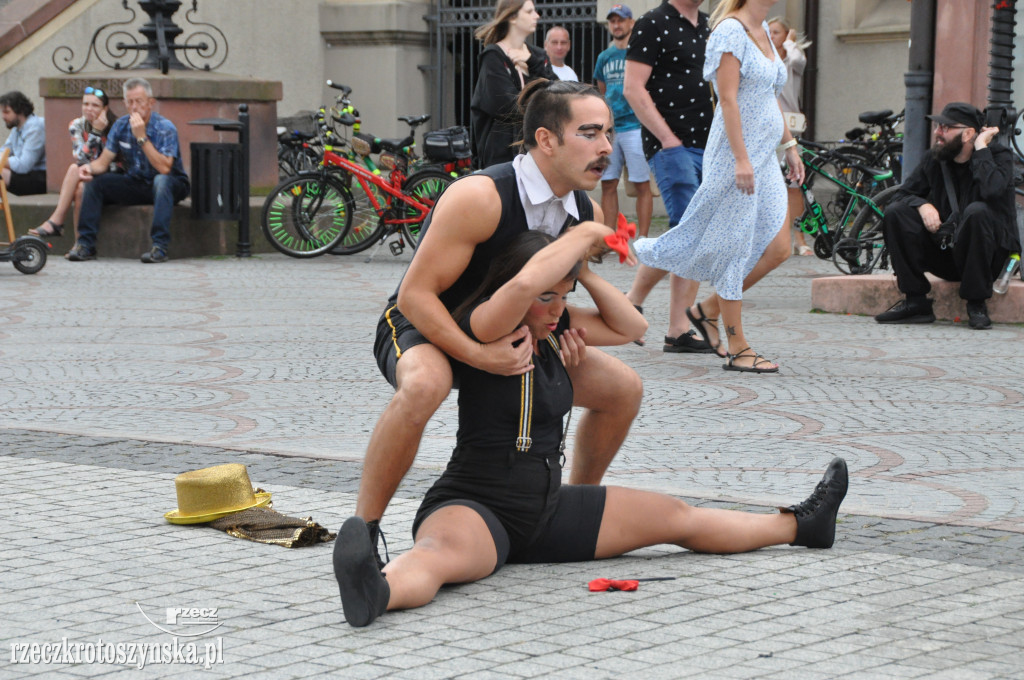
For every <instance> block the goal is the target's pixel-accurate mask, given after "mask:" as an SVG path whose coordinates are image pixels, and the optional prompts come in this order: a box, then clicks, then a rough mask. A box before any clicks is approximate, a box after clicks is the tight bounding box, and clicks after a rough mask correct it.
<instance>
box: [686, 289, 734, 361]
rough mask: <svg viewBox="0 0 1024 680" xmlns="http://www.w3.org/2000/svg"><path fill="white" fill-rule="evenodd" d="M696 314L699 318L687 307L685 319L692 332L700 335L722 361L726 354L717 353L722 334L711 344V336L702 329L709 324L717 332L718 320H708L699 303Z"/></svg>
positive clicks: (720, 346)
mask: <svg viewBox="0 0 1024 680" xmlns="http://www.w3.org/2000/svg"><path fill="white" fill-rule="evenodd" d="M697 312H698V313H699V314H700V318H698V317H696V316H694V315H693V314H692V313H691V312H690V308H689V307H687V308H686V318H687V319H689V320H690V324H691V325H692V326H693V328H694V330H695V331H697V332H698V333H700V337H701V339H703V340H704V342H706V343H708V347H710V348H711V351H712V352H714V353H715V354H717V355H718V356H720V357H722V358H723V359H724V358H725V357H727V356H728V354H725V353H723V352H719V351H718V350H720V349H721V348H722V334H721V333H718V342H716V343H714V344H712V343H711V334H710V333H709V332H708V330H707V328H705V327H704V324H705V323H709V324H711V326H712V328H714V329H715V332H718V319H709V318H708V316H707V314H705V313H704V308H703V307H701V306H700V303H699V302H698V303H697ZM748 349H749V348H748Z"/></svg>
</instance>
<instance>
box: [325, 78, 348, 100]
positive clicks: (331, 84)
mask: <svg viewBox="0 0 1024 680" xmlns="http://www.w3.org/2000/svg"><path fill="white" fill-rule="evenodd" d="M327 87H333V88H334V89H335V90H341V91H342V92H344V93H345V96H346V97H347V96H349V95H350V94H352V88H351V87H349V86H348V85H342V84H341V83H336V82H334V81H333V80H328V81H327Z"/></svg>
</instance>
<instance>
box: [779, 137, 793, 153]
mask: <svg viewBox="0 0 1024 680" xmlns="http://www.w3.org/2000/svg"><path fill="white" fill-rule="evenodd" d="M794 146H796V138H793V139H790V140H789V141H788V142H783V143H782V144H779V145H778V146H777V147H775V150H776V151H785V150H786V149H791V148H793V147H794Z"/></svg>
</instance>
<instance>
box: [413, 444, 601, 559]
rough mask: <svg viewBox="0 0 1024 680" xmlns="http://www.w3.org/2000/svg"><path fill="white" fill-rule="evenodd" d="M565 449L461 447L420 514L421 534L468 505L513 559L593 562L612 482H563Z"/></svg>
mask: <svg viewBox="0 0 1024 680" xmlns="http://www.w3.org/2000/svg"><path fill="white" fill-rule="evenodd" d="M561 475H562V470H561V466H560V465H558V454H555V455H551V456H546V457H545V456H538V455H533V454H522V453H514V452H481V451H466V450H456V452H455V454H454V455H453V456H452V460H451V461H449V463H448V467H447V469H446V470H445V472H444V474H443V475H442V476H441V478H440V479H438V480H437V482H435V483H434V486H433V487H431V489H430V491H428V492H427V495H426V497H424V499H423V503H422V504H421V505H420V508H419V510H418V511H417V512H416V518H415V520H413V529H412V531H413V537H414V538H415V536H416V532H417V531H418V530H419V527H420V525H421V524H422V523H423V521H424V520H425V519H426V518H427V517H429V516H430V515H432V514H433V513H435V512H437V511H438V510H440V509H441V508H443V507H447V506H449V505H463V506H465V507H468V508H470V509H472V510H474V511H475V512H476V513H477V514H479V515H480V516H481V517H482V518H483V520H484V522H485V523H486V524H487V528H488V530H489V531H490V532H491V537H492V538H493V539H494V546H495V548H496V550H497V552H498V561H497V563H496V564H495V567H494V570H495V571H497V570H498V569H500V568H501V566H502V565H503V564H506V563H512V564H515V563H520V564H526V563H535V562H585V561H589V560H592V559H594V553H595V552H596V550H597V536H598V533H599V532H600V530H601V517H602V515H603V514H604V502H605V493H606V491H605V487H603V486H584V485H572V486H562V484H561Z"/></svg>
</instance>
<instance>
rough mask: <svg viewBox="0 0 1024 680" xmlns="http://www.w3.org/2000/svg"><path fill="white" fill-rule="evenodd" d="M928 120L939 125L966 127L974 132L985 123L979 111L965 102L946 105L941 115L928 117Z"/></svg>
mask: <svg viewBox="0 0 1024 680" xmlns="http://www.w3.org/2000/svg"><path fill="white" fill-rule="evenodd" d="M928 119H929V120H931V121H934V122H936V123H939V124H940V125H966V126H967V127H969V128H974V129H975V130H980V129H981V128H982V126H983V125H984V121H985V118H984V116H982V115H981V111H979V110H978V109H976V108H974V107H973V106H971V105H970V104H967V103H965V102H953V103H951V104H946V108H944V109H942V113H939V114H936V115H934V116H928Z"/></svg>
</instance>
